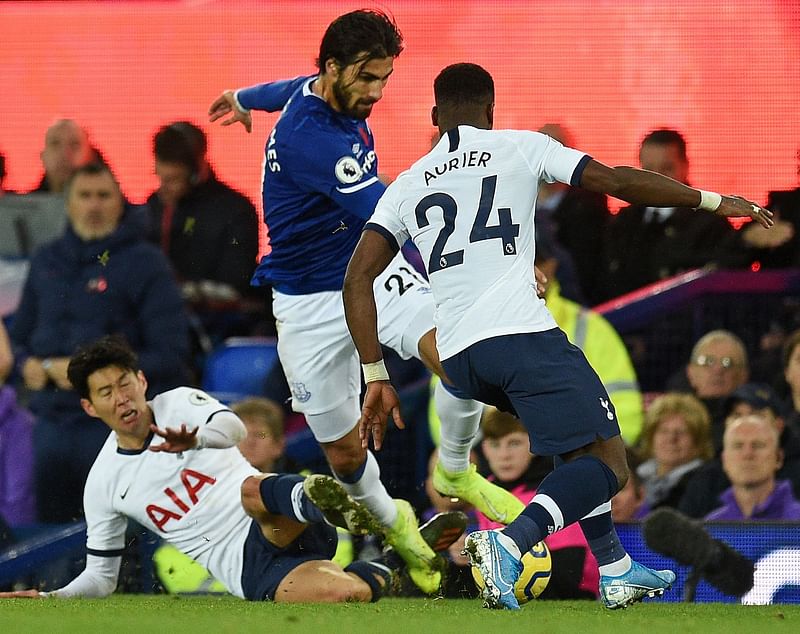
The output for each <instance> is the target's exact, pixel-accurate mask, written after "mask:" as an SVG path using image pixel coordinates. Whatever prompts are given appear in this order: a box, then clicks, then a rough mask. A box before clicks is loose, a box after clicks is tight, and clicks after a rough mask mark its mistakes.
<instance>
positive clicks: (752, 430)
mask: <svg viewBox="0 0 800 634" xmlns="http://www.w3.org/2000/svg"><path fill="white" fill-rule="evenodd" d="M782 464H783V451H782V450H781V449H780V446H779V436H778V431H777V430H776V429H775V426H774V425H773V424H772V423H771V422H770V421H769V420H767V419H766V418H765V417H764V416H759V415H757V414H750V415H747V416H740V417H737V418H734V419H732V420H731V421H730V422H729V423H728V425H727V427H726V429H725V435H724V437H723V444H722V468H723V469H724V470H725V474H726V475H727V476H728V478H729V479H730V481H731V485H732V486H731V487H730V488H729V489H727V490H726V491H725V492H724V493H723V494H722V495H721V496H720V500H721V501H722V503H723V505H722V506H721V507H720V508H718V509H716V510H714V511H712V512H711V513H709V514H708V515H707V516H706V519H707V520H800V501H798V500H797V499H795V497H794V495H793V494H792V487H791V484H790V483H789V482H788V481H787V480H777V479H776V478H775V473H776V472H777V471H778V469H780V468H781V465H782Z"/></svg>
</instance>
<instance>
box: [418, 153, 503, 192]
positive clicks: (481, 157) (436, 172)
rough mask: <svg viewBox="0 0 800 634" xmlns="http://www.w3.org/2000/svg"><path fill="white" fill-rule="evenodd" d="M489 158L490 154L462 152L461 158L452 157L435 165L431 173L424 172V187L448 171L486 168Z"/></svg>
mask: <svg viewBox="0 0 800 634" xmlns="http://www.w3.org/2000/svg"><path fill="white" fill-rule="evenodd" d="M491 158H492V154H491V152H479V151H478V150H470V151H469V152H462V153H461V156H454V157H452V158H449V159H447V160H446V161H444V162H443V163H442V164H441V165H436V166H435V167H434V168H433V170H432V171H428V170H425V185H430V184H431V181H432V180H434V179H435V178H436V177H437V176H443V175H444V174H446V173H447V172H448V171H450V170H457V169H460V168H462V167H486V165H487V163H488V162H489V159H491Z"/></svg>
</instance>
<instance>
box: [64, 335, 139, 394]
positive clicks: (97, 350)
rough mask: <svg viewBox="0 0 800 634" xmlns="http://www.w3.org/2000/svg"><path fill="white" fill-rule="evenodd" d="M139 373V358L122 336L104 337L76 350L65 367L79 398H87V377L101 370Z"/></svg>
mask: <svg viewBox="0 0 800 634" xmlns="http://www.w3.org/2000/svg"><path fill="white" fill-rule="evenodd" d="M112 366H113V367H116V368H121V369H123V370H130V371H131V372H138V371H139V358H138V357H137V356H136V353H135V352H134V351H133V348H131V347H130V346H129V345H128V342H127V341H126V340H125V338H124V337H123V336H122V335H106V336H105V337H102V338H100V339H98V340H97V341H93V342H92V343H89V344H86V345H84V346H81V347H80V348H78V350H77V351H76V352H75V354H73V355H72V358H71V359H70V360H69V366H68V367H67V378H68V379H69V382H70V383H72V387H73V388H75V391H76V392H77V393H78V395H79V396H80V397H81V398H87V399H88V398H89V377H90V376H91V375H92V374H93V373H95V372H97V371H98V370H102V369H103V368H108V367H112Z"/></svg>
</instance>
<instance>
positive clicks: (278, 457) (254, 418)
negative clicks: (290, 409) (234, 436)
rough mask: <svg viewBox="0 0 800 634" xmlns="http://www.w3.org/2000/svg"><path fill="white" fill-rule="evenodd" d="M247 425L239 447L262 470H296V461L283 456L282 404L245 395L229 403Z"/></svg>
mask: <svg viewBox="0 0 800 634" xmlns="http://www.w3.org/2000/svg"><path fill="white" fill-rule="evenodd" d="M231 410H233V413H234V414H236V415H237V416H239V418H241V419H242V421H243V422H244V426H245V427H246V428H247V436H246V437H245V439H244V440H243V441H242V442H240V443H239V451H241V452H242V455H243V456H244V457H245V459H246V460H247V462H249V463H250V464H251V465H253V466H254V467H255V468H256V469H258V470H259V471H261V472H262V473H297V472H298V469H297V465H294V464H290V463H291V461H290V460H289V459H288V458H287V457H286V456H285V454H284V449H286V436H285V434H284V420H285V418H286V415H285V414H284V411H283V408H282V407H281V406H280V405H278V404H277V403H276V402H275V401H271V400H270V399H267V398H260V397H254V398H248V399H244V400H242V401H238V402H237V403H234V404H232V405H231Z"/></svg>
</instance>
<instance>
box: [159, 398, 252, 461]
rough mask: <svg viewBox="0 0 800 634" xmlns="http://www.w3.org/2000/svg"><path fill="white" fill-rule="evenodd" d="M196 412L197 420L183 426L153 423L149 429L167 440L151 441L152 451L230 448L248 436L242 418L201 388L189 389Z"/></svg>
mask: <svg viewBox="0 0 800 634" xmlns="http://www.w3.org/2000/svg"><path fill="white" fill-rule="evenodd" d="M187 398H188V399H189V402H190V403H191V404H192V407H194V408H197V409H196V411H195V412H194V417H195V419H194V420H190V421H189V422H188V423H185V422H184V423H182V424H181V425H180V426H176V427H171V426H169V425H167V426H166V427H164V428H161V427H158V426H156V425H151V426H150V429H151V430H152V431H153V433H154V434H155V435H157V436H160V437H161V438H163V439H164V442H162V443H161V444H158V445H156V444H153V443H151V444H150V447H149V449H150V451H155V452H159V451H165V452H167V453H181V452H183V451H189V450H191V449H204V448H206V447H208V448H210V449H227V448H229V447H234V446H236V445H238V444H239V443H240V442H242V441H243V440H244V439H245V436H247V428H246V427H245V426H244V423H243V422H242V419H241V418H239V417H238V416H237V415H236V414H234V413H233V412H232V411H231V410H229V409H228V408H227V407H225V406H224V405H223V404H222V403H220V402H219V401H217V400H216V399H214V398H212V397H211V396H209V395H208V394H206V393H205V392H202V391H200V390H191V391H188V392H187Z"/></svg>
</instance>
